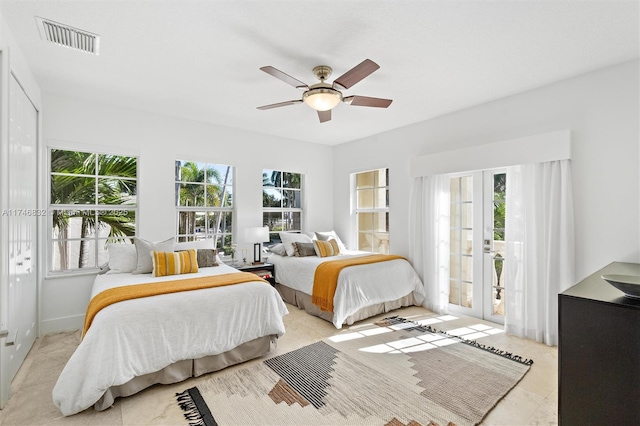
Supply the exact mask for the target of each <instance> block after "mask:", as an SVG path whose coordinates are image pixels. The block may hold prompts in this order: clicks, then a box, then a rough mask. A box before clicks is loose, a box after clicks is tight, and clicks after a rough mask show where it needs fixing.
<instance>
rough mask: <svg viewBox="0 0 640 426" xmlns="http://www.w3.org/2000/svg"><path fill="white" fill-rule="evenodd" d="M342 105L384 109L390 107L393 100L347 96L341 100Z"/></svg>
mask: <svg viewBox="0 0 640 426" xmlns="http://www.w3.org/2000/svg"><path fill="white" fill-rule="evenodd" d="M343 101H344V103H346V104H348V105H351V106H366V107H375V108H386V107H388V106H389V105H391V102H393V100H391V99H382V98H369V97H367V96H347V97H345V98H344V99H343Z"/></svg>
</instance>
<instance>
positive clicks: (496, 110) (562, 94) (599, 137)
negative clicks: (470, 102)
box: [334, 61, 640, 279]
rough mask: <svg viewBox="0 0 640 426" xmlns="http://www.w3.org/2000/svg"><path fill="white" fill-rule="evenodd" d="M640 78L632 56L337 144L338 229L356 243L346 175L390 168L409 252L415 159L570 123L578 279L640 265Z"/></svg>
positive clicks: (394, 222)
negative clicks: (618, 264)
mask: <svg viewBox="0 0 640 426" xmlns="http://www.w3.org/2000/svg"><path fill="white" fill-rule="evenodd" d="M639 75H640V70H639V63H638V61H633V62H628V63H625V64H621V65H617V66H613V67H609V68H605V69H602V70H599V71H596V72H592V73H589V74H584V75H581V76H578V77H575V78H571V79H567V80H564V81H561V82H558V83H555V84H551V85H548V86H544V87H541V88H538V89H535V90H531V91H528V92H525V93H522V94H518V95H514V96H510V97H507V98H504V99H500V100H497V101H494V102H491V103H487V104H483V105H479V106H476V107H473V108H469V109H465V110H462V111H458V112H455V113H452V114H448V115H445V116H442V117H438V118H435V119H432V120H428V121H424V122H420V123H416V124H413V125H410V126H406V127H403V128H401V129H397V130H393V131H390V132H386V133H384V134H379V135H376V136H372V137H369V138H366V139H362V140H358V141H354V142H351V143H347V144H343V145H340V146H338V147H336V148H335V150H334V192H335V199H334V225H335V227H336V231H337V232H338V233H339V234H340V235H342V236H343V238H345V239H347V240H348V241H349V244H350V245H352V246H353V245H355V239H353V236H350V235H349V220H350V216H349V215H350V212H349V175H350V174H351V173H354V172H359V171H363V170H369V169H373V168H378V167H389V168H390V178H389V179H390V186H391V187H390V246H391V251H392V252H394V253H398V254H401V255H408V254H409V228H408V221H409V215H408V206H409V199H410V187H411V182H412V181H411V178H410V177H409V162H410V159H411V158H412V157H416V156H422V155H426V154H432V153H436V152H442V151H448V150H452V149H457V148H463V147H469V146H473V145H479V144H486V143H491V142H499V141H503V140H508V139H514V138H518V137H522V136H529V135H535V134H539V133H546V132H550V131H555V130H561V129H570V130H571V134H572V146H573V160H572V173H573V176H572V177H573V188H574V208H575V231H576V232H575V233H576V277H577V279H582V278H584V277H585V276H587V275H589V274H591V273H593V272H594V271H596V270H598V269H600V268H602V267H603V266H605V265H607V264H609V263H610V262H612V261H627V262H640V174H639V171H638V170H639V169H640V167H639V166H640V137H639V125H640V111H639V90H640V87H639V81H638V80H639ZM428 101H429V100H428V99H427V100H425V102H428ZM391 108H393V106H391Z"/></svg>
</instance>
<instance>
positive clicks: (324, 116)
mask: <svg viewBox="0 0 640 426" xmlns="http://www.w3.org/2000/svg"><path fill="white" fill-rule="evenodd" d="M318 118H319V119H320V122H321V123H324V122H325V121H329V120H331V110H328V111H318Z"/></svg>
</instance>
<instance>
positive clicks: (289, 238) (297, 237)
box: [280, 232, 313, 256]
mask: <svg viewBox="0 0 640 426" xmlns="http://www.w3.org/2000/svg"><path fill="white" fill-rule="evenodd" d="M280 240H282V244H283V245H284V249H285V251H286V252H287V256H293V243H311V242H313V241H312V240H311V238H309V236H308V235H305V234H294V233H292V232H281V233H280Z"/></svg>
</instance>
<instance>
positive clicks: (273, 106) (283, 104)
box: [258, 99, 302, 110]
mask: <svg viewBox="0 0 640 426" xmlns="http://www.w3.org/2000/svg"><path fill="white" fill-rule="evenodd" d="M301 102H302V100H301V99H295V100H293V101H286V102H278V103H277V104H270V105H262V106H259V107H258V109H261V110H265V109H272V108H280V107H283V106H287V105H295V104H299V103H301Z"/></svg>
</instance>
